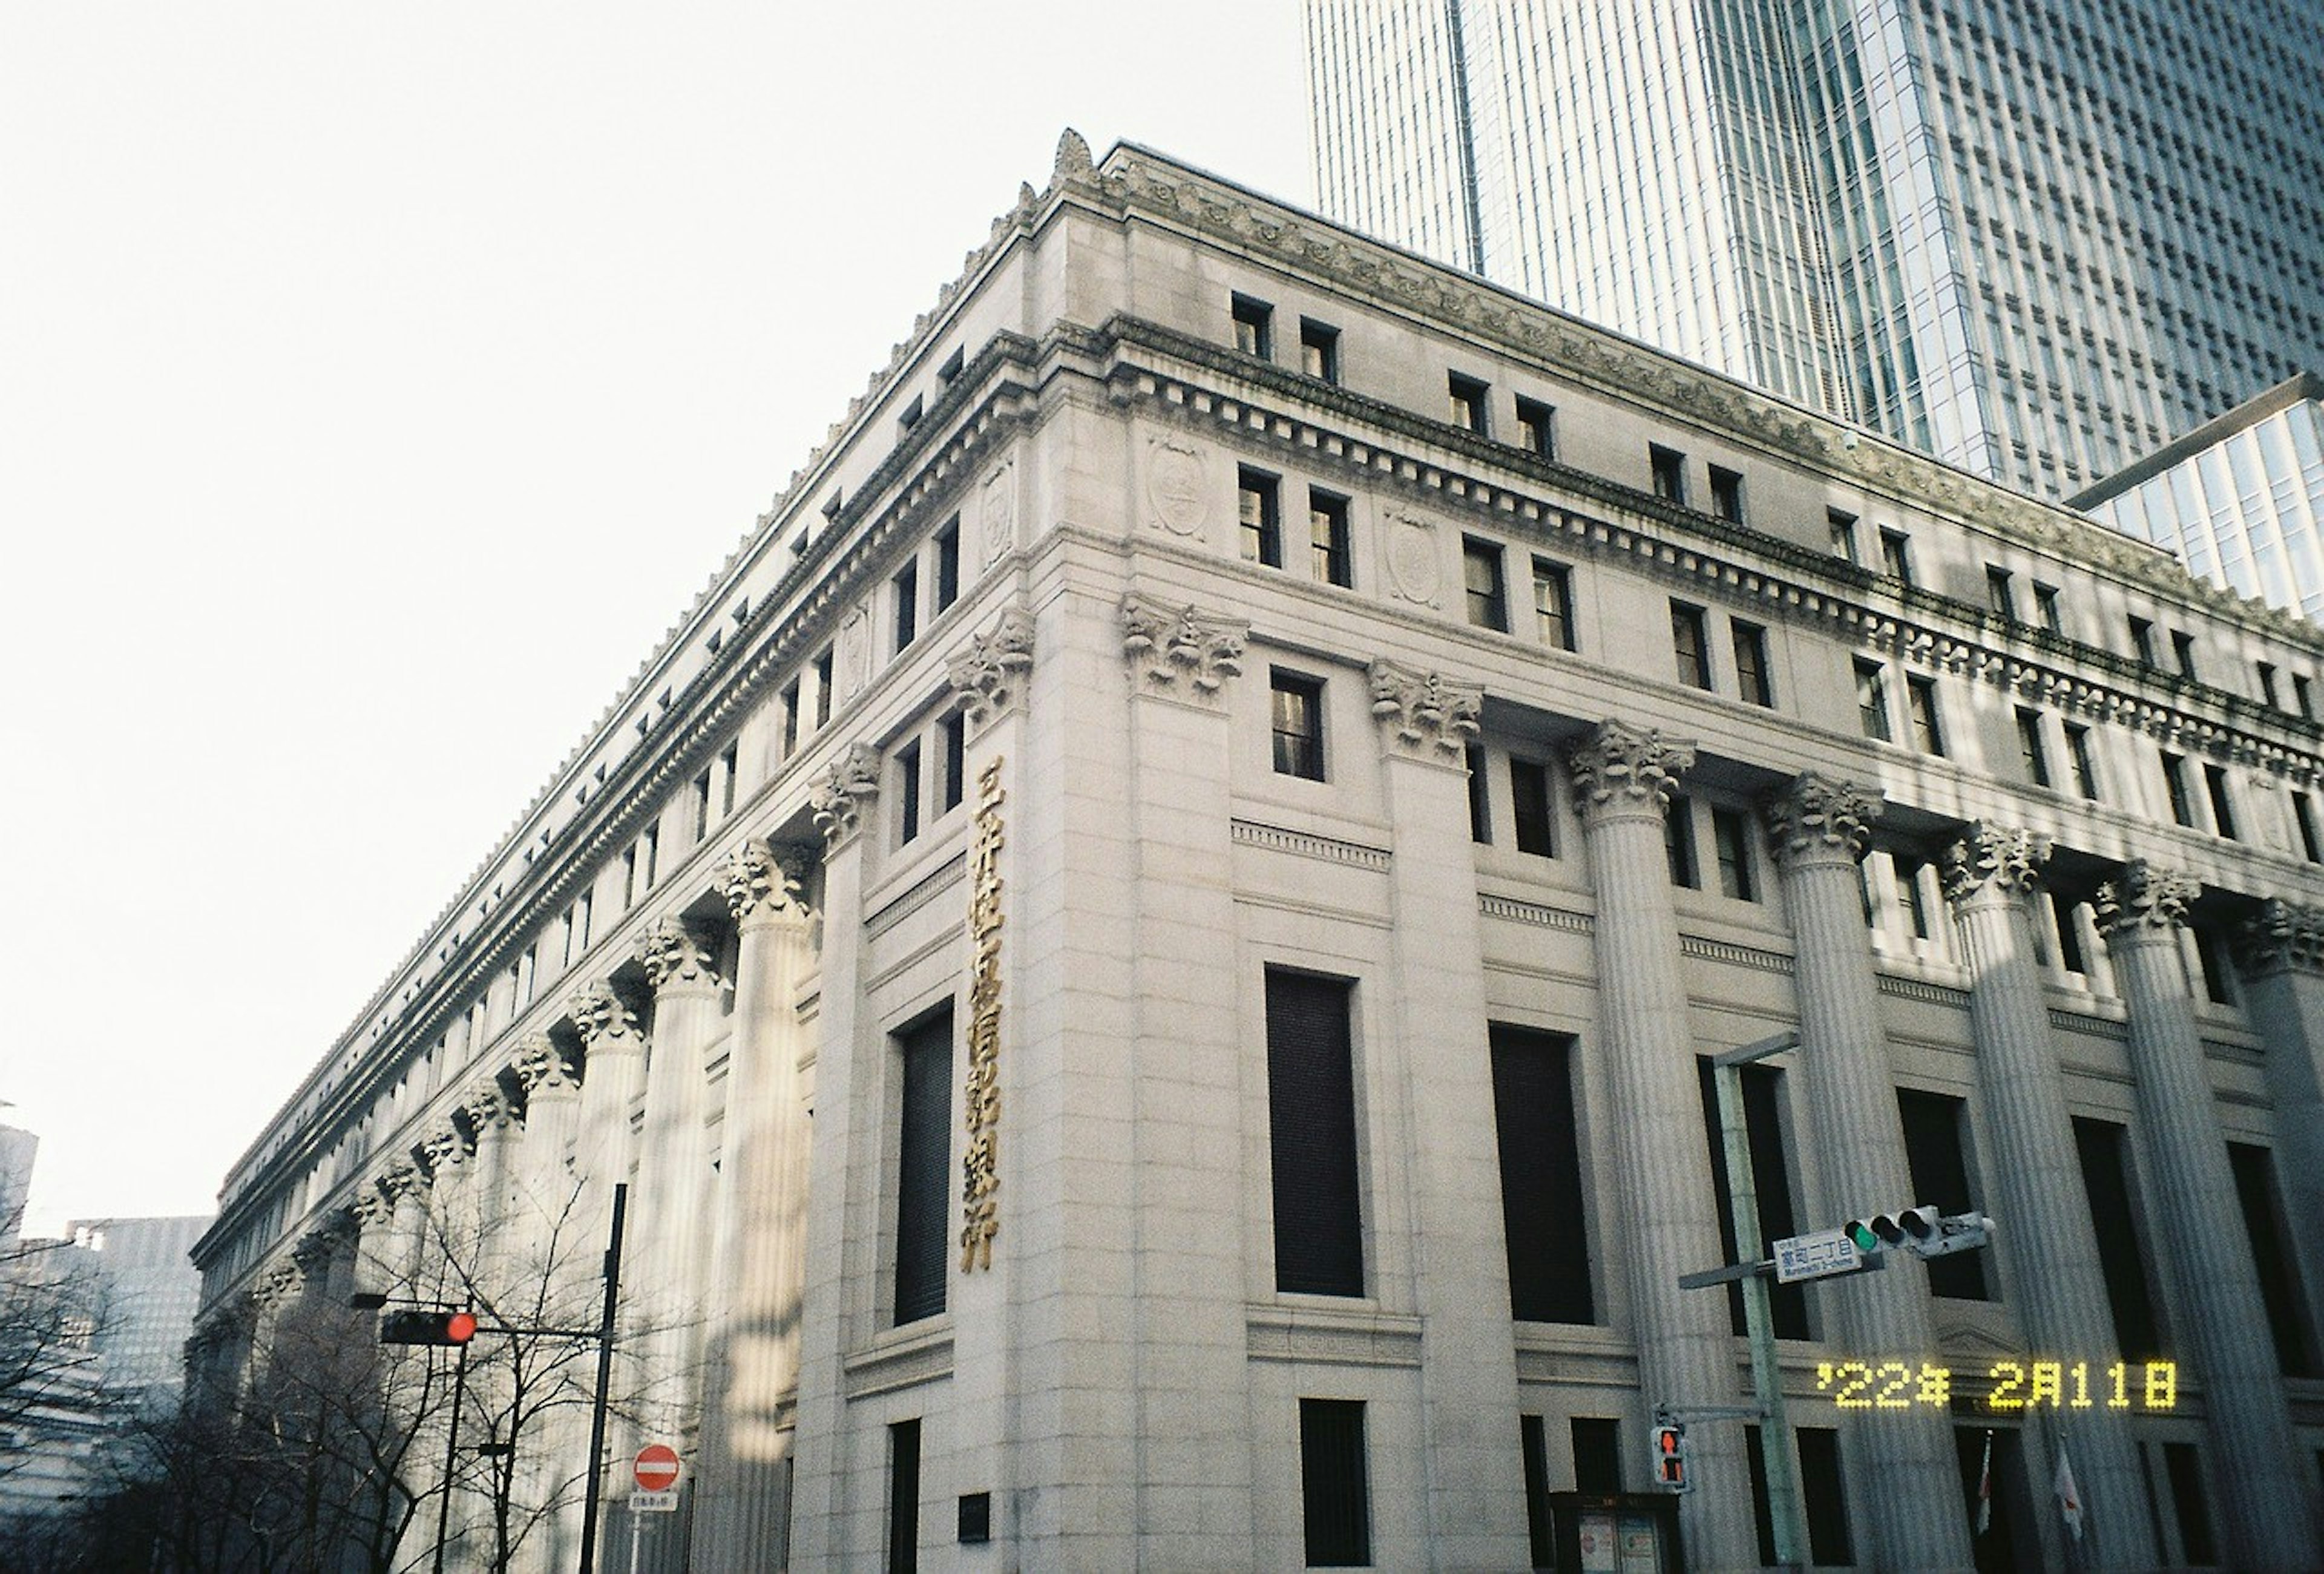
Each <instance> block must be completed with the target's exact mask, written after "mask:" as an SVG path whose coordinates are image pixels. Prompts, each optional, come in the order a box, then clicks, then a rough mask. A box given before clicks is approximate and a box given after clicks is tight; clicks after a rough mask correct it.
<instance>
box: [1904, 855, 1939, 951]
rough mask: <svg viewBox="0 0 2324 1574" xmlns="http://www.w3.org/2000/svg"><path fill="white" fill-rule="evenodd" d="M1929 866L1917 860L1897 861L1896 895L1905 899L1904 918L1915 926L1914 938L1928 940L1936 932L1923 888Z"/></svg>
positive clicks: (1905, 859)
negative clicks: (1924, 873)
mask: <svg viewBox="0 0 2324 1574" xmlns="http://www.w3.org/2000/svg"><path fill="white" fill-rule="evenodd" d="M1927 868H1928V865H1927V864H1926V863H1925V862H1923V861H1921V860H1920V859H1917V858H1899V859H1898V860H1896V893H1897V895H1899V896H1901V897H1904V917H1905V920H1906V921H1907V922H1908V923H1910V924H1911V925H1912V926H1913V938H1914V939H1915V940H1927V939H1930V938H1932V936H1933V934H1934V933H1935V931H1934V930H1933V929H1932V928H1931V926H1930V924H1929V898H1928V896H1927V894H1926V893H1925V892H1924V891H1923V889H1922V888H1921V883H1922V879H1923V870H1926V869H1927Z"/></svg>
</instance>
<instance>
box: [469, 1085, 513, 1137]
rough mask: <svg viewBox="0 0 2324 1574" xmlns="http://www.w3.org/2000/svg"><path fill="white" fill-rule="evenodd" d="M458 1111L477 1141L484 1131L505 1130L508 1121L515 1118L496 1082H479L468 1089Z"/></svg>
mask: <svg viewBox="0 0 2324 1574" xmlns="http://www.w3.org/2000/svg"><path fill="white" fill-rule="evenodd" d="M460 1113H461V1114H462V1115H463V1116H465V1117H466V1118H467V1122H468V1130H469V1131H470V1132H471V1133H472V1134H474V1136H475V1138H476V1140H478V1141H479V1142H481V1141H483V1140H484V1134H485V1133H486V1132H491V1131H503V1130H505V1129H507V1128H508V1124H509V1122H510V1121H512V1120H513V1119H514V1118H516V1111H515V1110H513V1109H510V1108H509V1101H508V1099H507V1097H506V1095H504V1094H503V1093H502V1091H501V1090H500V1085H499V1084H498V1083H497V1082H479V1083H477V1084H476V1085H475V1087H473V1088H471V1089H469V1090H468V1091H467V1093H466V1096H465V1097H463V1098H462V1099H461V1100H460Z"/></svg>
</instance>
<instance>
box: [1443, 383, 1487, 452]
mask: <svg viewBox="0 0 2324 1574" xmlns="http://www.w3.org/2000/svg"><path fill="white" fill-rule="evenodd" d="M1492 393H1493V391H1492V387H1491V385H1490V384H1489V383H1484V382H1478V381H1477V380H1476V379H1475V378H1473V377H1463V376H1462V375H1461V373H1458V372H1455V373H1451V374H1450V375H1449V376H1447V377H1446V379H1445V394H1446V398H1447V400H1448V406H1449V411H1450V414H1449V419H1451V420H1452V424H1453V425H1454V426H1456V427H1466V428H1469V429H1470V430H1471V431H1472V432H1474V433H1476V434H1477V435H1478V436H1479V437H1483V436H1484V435H1485V432H1486V428H1487V426H1488V424H1489V423H1488V421H1487V418H1486V407H1487V404H1488V402H1489V400H1491V398H1492Z"/></svg>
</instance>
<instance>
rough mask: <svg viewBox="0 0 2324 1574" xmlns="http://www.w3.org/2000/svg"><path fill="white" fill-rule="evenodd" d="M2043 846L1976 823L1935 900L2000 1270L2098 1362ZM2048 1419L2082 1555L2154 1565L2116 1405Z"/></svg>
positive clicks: (2094, 1297)
mask: <svg viewBox="0 0 2324 1574" xmlns="http://www.w3.org/2000/svg"><path fill="white" fill-rule="evenodd" d="M2049 857H2050V842H2049V839H2048V838H2047V837H2044V836H2036V835H2033V834H2031V833H2027V832H2024V831H2018V830H2005V829H2001V828H1997V827H1995V826H1991V825H1978V826H1974V827H1972V828H1971V829H1970V831H1969V834H1968V835H1967V836H1965V837H1963V838H1962V839H1961V840H1960V842H1955V843H1954V844H1953V845H1952V847H1951V848H1950V849H1949V850H1947V851H1946V853H1945V866H1944V885H1945V899H1946V901H1947V902H1949V903H1950V905H1951V907H1952V913H1953V927H1954V930H1955V932H1956V933H1957V934H1959V936H1960V945H1961V955H1962V957H1963V958H1964V959H1965V960H1966V961H1967V962H1968V964H1969V1027H1970V1031H1971V1032H1972V1034H1973V1035H1974V1036H1975V1037H1976V1040H1977V1073H1978V1094H1979V1103H1980V1105H1981V1107H1982V1109H1983V1113H1984V1125H1985V1133H1986V1137H1987V1145H1988V1146H1989V1148H1990V1150H1991V1153H1990V1158H1991V1163H1990V1164H1988V1166H1987V1178H1988V1180H1989V1182H1990V1185H1991V1191H1992V1193H1993V1198H1994V1210H1993V1211H1994V1214H1995V1216H1996V1219H1997V1222H1998V1224H1999V1229H1997V1232H1996V1247H1995V1249H1996V1250H1997V1252H1998V1254H1999V1256H2000V1259H2001V1266H2002V1267H2003V1269H2004V1270H2005V1272H2004V1278H2003V1283H2004V1284H2005V1285H2006V1289H2007V1293H2008V1295H2009V1297H2010V1299H2011V1300H2012V1301H2013V1302H2015V1305H2016V1308H2017V1312H2018V1326H2019V1327H2020V1329H2021V1330H2023V1331H2024V1335H2025V1338H2026V1340H2027V1342H2028V1343H2029V1344H2030V1346H2031V1347H2032V1348H2033V1350H2035V1351H2037V1352H2040V1353H2042V1354H2043V1355H2049V1354H2050V1353H2051V1352H2056V1354H2057V1355H2058V1356H2059V1357H2061V1358H2069V1359H2072V1360H2076V1361H2081V1360H2087V1361H2089V1364H2090V1365H2091V1366H2092V1367H2103V1366H2106V1365H2108V1364H2109V1363H2111V1362H2112V1361H2114V1360H2115V1359H2116V1357H2117V1356H2118V1355H2119V1354H2120V1349H2119V1347H2118V1346H2117V1345H2116V1342H2115V1332H2114V1318H2113V1314H2112V1312H2110V1311H2109V1310H2108V1308H2107V1292H2106V1277H2105V1275H2104V1273H2103V1271H2102V1270H2101V1269H2100V1267H2099V1266H2098V1236H2097V1234H2096V1232H2095V1230H2094V1229H2093V1228H2092V1227H2091V1224H2090V1222H2089V1220H2090V1200H2089V1192H2088V1191H2087V1190H2086V1189H2085V1188H2084V1186H2083V1185H2082V1171H2081V1165H2080V1161H2079V1160H2078V1159H2077V1158H2076V1156H2075V1149H2074V1128H2073V1122H2072V1120H2071V1118H2070V1117H2069V1116H2068V1114H2067V1112H2066V1077H2065V1072H2064V1071H2063V1069H2062V1068H2061V1066H2060V1064H2059V1061H2058V1047H2057V1045H2056V1044H2055V1043H2054V1042H2053V1041H2052V1038H2051V1036H2050V1007H2049V1002H2048V1000H2047V999H2046V998H2045V997H2044V996H2043V991H2042V971H2041V963H2040V962H2037V961H2036V960H2035V957H2034V952H2033V915H2032V913H2031V912H2030V911H2029V910H2028V907H2027V902H2028V899H2029V898H2030V897H2032V895H2033V893H2034V892H2035V891H2036V890H2038V889H2039V888H2040V886H2041V880H2042V866H2043V864H2044V863H2046V862H2047V861H2049ZM2050 1419H2051V1422H2052V1429H2053V1435H2054V1437H2055V1439H2056V1448H2057V1449H2065V1450H2068V1452H2069V1457H2070V1459H2071V1462H2072V1465H2073V1473H2074V1478H2075V1481H2076V1483H2077V1484H2078V1485H2079V1486H2080V1487H2081V1489H2082V1496H2083V1499H2084V1501H2085V1502H2086V1503H2087V1504H2088V1505H2089V1508H2088V1511H2087V1512H2088V1514H2089V1522H2088V1523H2089V1527H2090V1531H2091V1534H2090V1536H2089V1541H2088V1542H2085V1543H2084V1548H2085V1557H2086V1558H2087V1560H2089V1562H2090V1563H2091V1564H2092V1565H2093V1566H2095V1567H2098V1568H2106V1569H2144V1568H2150V1567H2152V1566H2153V1562H2154V1558H2155V1553H2154V1544H2153V1533H2152V1531H2151V1530H2150V1529H2149V1525H2148V1520H2147V1515H2146V1497H2145V1492H2146V1488H2145V1486H2144V1483H2143V1482H2142V1481H2141V1480H2140V1478H2139V1467H2138V1455H2137V1452H2136V1450H2135V1449H2134V1448H2133V1447H2132V1445H2131V1440H2130V1433H2129V1431H2128V1429H2127V1427H2126V1424H2125V1423H2124V1421H2123V1418H2122V1417H2121V1415H2119V1414H2118V1413H2116V1412H2113V1411H2109V1410H2107V1409H2104V1408H2093V1409H2090V1410H2083V1411H2076V1410H2061V1411H2058V1412H2056V1413H2054V1414H2053V1415H2052V1417H2051V1418H2050ZM2028 1441H2029V1445H2032V1446H2029V1447H2028V1449H2027V1450H2026V1453H2027V1459H2029V1461H2040V1462H2037V1463H2035V1464H2034V1468H2033V1480H2034V1482H2035V1483H2036V1487H2037V1490H2038V1489H2039V1487H2040V1486H2041V1484H2043V1483H2047V1482H2049V1481H2051V1480H2052V1478H2054V1477H2055V1476H2056V1474H2057V1468H2058V1465H2057V1459H2056V1457H2055V1452H2056V1450H2055V1449H2053V1450H2051V1457H2050V1458H2049V1459H2047V1460H2046V1461H2043V1460H2041V1454H2042V1450H2041V1449H2040V1448H2039V1446H2038V1444H2036V1443H2035V1442H2034V1440H2033V1439H2032V1438H2031V1437H2029V1440H2028Z"/></svg>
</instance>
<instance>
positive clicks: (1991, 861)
mask: <svg viewBox="0 0 2324 1574" xmlns="http://www.w3.org/2000/svg"><path fill="white" fill-rule="evenodd" d="M2049 861H2050V839H2049V838H2048V837H2047V836H2043V835H2038V834H2036V833H2033V832H2031V831H2026V830H2022V829H2016V828H2013V827H2008V826H2002V825H1988V824H1982V823H1980V824H1975V825H1972V826H1970V827H1969V833H1968V834H1966V835H1964V836H1963V837H1962V838H1961V839H1960V841H1958V842H1954V843H1953V844H1952V845H1951V846H1950V847H1948V848H1946V849H1945V855H1944V859H1943V869H1942V874H1943V881H1944V890H1945V900H1946V901H1948V902H1950V903H1952V904H1953V905H1954V906H1956V907H1958V906H1960V904H1961V903H1963V902H1966V901H1968V900H1969V899H1970V898H1971V897H1975V896H1976V895H1977V894H1978V892H1979V891H1981V890H1983V889H1985V888H1987V886H1991V887H1993V888H1995V889H1997V890H2003V891H2010V892H2015V893H2025V892H2031V891H2036V890H2039V889H2041V888H2042V870H2043V865H2045V864H2047V863H2048V862H2049Z"/></svg>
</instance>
